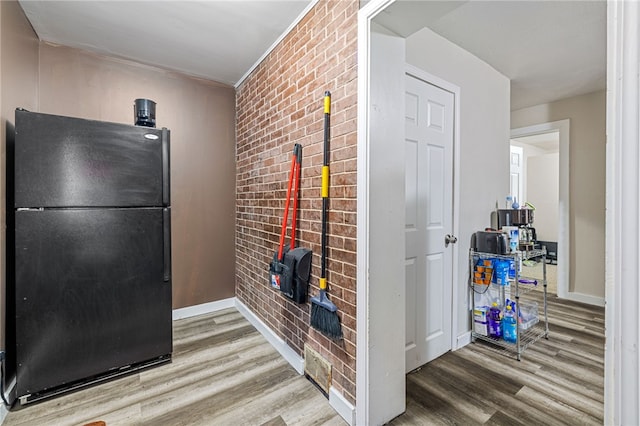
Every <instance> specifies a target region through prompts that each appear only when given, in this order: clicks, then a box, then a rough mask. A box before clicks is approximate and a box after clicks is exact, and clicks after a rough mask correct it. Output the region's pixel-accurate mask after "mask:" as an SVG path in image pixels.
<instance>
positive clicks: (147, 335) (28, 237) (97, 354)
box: [15, 208, 172, 397]
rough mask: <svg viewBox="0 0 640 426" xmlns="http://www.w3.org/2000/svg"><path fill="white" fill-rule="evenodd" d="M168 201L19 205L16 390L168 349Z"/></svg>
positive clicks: (33, 389)
mask: <svg viewBox="0 0 640 426" xmlns="http://www.w3.org/2000/svg"><path fill="white" fill-rule="evenodd" d="M166 210H167V209H162V208H142V209H103V210H98V209H64V210H44V211H18V212H16V278H17V280H16V282H17V283H18V284H17V285H16V289H15V291H16V296H15V297H16V323H15V326H16V361H17V380H16V381H17V384H16V390H17V395H18V397H20V396H23V395H28V394H32V393H38V392H43V391H47V390H48V389H51V388H56V387H59V386H61V385H67V384H69V383H73V382H74V381H76V380H82V379H86V378H89V377H91V376H94V375H97V374H102V373H105V372H108V371H111V370H114V371H117V370H118V369H120V368H122V367H125V366H127V365H129V364H134V363H139V362H143V361H146V360H152V359H154V358H156V357H160V356H164V355H167V354H170V353H171V351H172V328H171V282H170V281H168V282H167V281H165V276H164V272H165V270H166V267H165V265H164V261H165V250H164V244H165V241H164V240H165V239H166V238H165V236H164V235H163V229H164V228H165V226H164V223H163V222H164V220H165V217H168V215H167V214H166V213H165V211H166Z"/></svg>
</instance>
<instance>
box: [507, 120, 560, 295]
mask: <svg viewBox="0 0 640 426" xmlns="http://www.w3.org/2000/svg"><path fill="white" fill-rule="evenodd" d="M569 128H570V120H568V119H567V120H559V121H554V122H548V123H541V124H538V125H534V126H527V127H521V128H517V129H512V130H511V140H512V141H514V140H515V141H516V142H512V145H513V146H520V147H522V148H523V157H524V158H528V157H529V155H528V154H531V155H530V156H531V157H532V158H535V157H540V158H539V159H537V160H534V162H535V163H536V164H535V165H534V167H533V169H534V170H530V167H529V164H528V162H527V161H523V162H522V165H523V167H522V178H523V179H521V181H522V182H523V185H522V191H523V193H522V195H521V196H522V197H524V198H522V202H525V201H529V202H530V203H531V204H533V205H534V206H535V207H536V212H535V215H534V227H536V226H537V225H539V224H542V228H541V231H542V233H540V232H539V230H538V227H536V234H537V235H536V237H537V239H538V240H541V241H548V242H551V243H553V242H555V243H556V247H555V248H556V264H557V267H555V272H556V277H555V281H556V294H557V296H558V297H560V298H568V297H569V279H570V267H569V261H570V258H569V253H570V251H569V248H570V241H571V240H570V232H569V231H570V228H569V226H570V225H569V140H570V137H569V136H570V135H569ZM556 135H557V136H556ZM556 139H557V152H555V146H556V145H555V144H556V142H555V140H556ZM555 157H557V168H555V170H554V171H557V178H556V177H555V176H556V174H555V173H553V174H552V175H549V174H548V173H547V175H546V176H545V177H546V178H549V177H551V178H553V179H554V180H556V181H557V197H556V196H555V193H554V194H552V195H550V194H551V193H552V192H553V190H552V189H551V188H548V187H547V188H545V187H544V185H537V184H538V183H541V181H543V180H546V179H543V177H541V176H539V174H540V169H541V168H548V167H549V164H550V163H552V162H553V161H554V160H555ZM526 181H532V183H533V185H532V187H531V189H532V191H533V193H530V191H529V185H525V184H524V182H526ZM545 191H546V192H545ZM532 196H533V197H534V198H537V199H539V200H540V201H541V202H539V203H538V204H536V202H535V201H534V199H533V198H532ZM552 199H556V200H557V208H556V207H555V206H554V205H553V204H551V202H552ZM554 208H556V212H557V213H556V214H555V215H554V213H553V209H554ZM554 219H556V220H554ZM543 238H545V239H543ZM546 238H550V240H547V239H546ZM552 248H553V247H547V250H548V251H551V249H552ZM551 269H552V268H550V270H551Z"/></svg>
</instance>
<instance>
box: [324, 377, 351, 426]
mask: <svg viewBox="0 0 640 426" xmlns="http://www.w3.org/2000/svg"><path fill="white" fill-rule="evenodd" d="M329 405H331V407H332V408H333V409H334V410H336V412H337V413H338V414H340V417H342V418H343V419H344V421H345V422H347V423H349V426H353V425H355V424H356V407H354V406H353V405H351V403H350V402H349V401H347V400H346V399H345V398H344V396H342V394H340V393H338V391H336V390H335V388H334V387H333V386H332V387H330V388H329Z"/></svg>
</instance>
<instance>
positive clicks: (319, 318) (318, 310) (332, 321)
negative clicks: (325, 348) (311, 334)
mask: <svg viewBox="0 0 640 426" xmlns="http://www.w3.org/2000/svg"><path fill="white" fill-rule="evenodd" d="M312 302H313V301H312ZM311 326H312V327H313V328H315V329H316V330H318V331H320V332H321V333H322V334H324V335H325V336H327V337H329V338H331V339H336V340H337V339H342V327H341V326H340V317H338V313H337V312H336V311H333V312H332V311H330V310H328V309H326V308H325V307H323V306H322V305H319V304H316V303H312V304H311Z"/></svg>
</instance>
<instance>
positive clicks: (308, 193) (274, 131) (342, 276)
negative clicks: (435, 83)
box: [236, 0, 359, 403]
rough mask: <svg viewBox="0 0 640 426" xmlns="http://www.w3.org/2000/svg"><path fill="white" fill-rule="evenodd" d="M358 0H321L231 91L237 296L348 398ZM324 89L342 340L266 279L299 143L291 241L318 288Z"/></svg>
mask: <svg viewBox="0 0 640 426" xmlns="http://www.w3.org/2000/svg"><path fill="white" fill-rule="evenodd" d="M358 7H359V4H358V1H355V0H354V1H335V0H334V1H325V0H321V1H320V2H319V3H318V4H317V5H316V6H315V7H314V8H313V9H312V10H311V11H310V12H309V13H308V14H307V16H305V17H304V19H303V20H302V21H301V22H300V23H299V24H298V25H297V26H296V27H295V28H294V29H293V30H292V31H291V32H290V33H289V34H288V35H287V36H286V38H285V39H284V40H283V41H282V42H281V43H280V44H279V45H278V46H277V47H276V48H275V49H274V50H273V51H272V52H271V53H270V54H269V55H268V56H267V57H266V58H265V59H264V61H263V62H262V63H261V64H260V65H259V66H258V67H257V68H256V69H255V70H254V71H253V73H252V74H251V75H250V76H249V77H248V78H247V79H246V80H245V81H244V82H243V83H242V84H241V85H240V87H238V90H237V93H236V111H237V118H236V120H237V123H236V137H237V179H236V184H237V189H236V191H237V196H236V197H237V207H236V220H237V222H236V250H237V263H236V295H237V297H238V298H239V299H240V300H241V301H242V302H243V303H245V304H246V305H247V306H248V307H249V308H250V309H251V310H252V311H253V312H254V313H255V314H257V315H258V316H259V317H260V318H261V319H262V320H263V321H264V322H265V323H267V324H268V325H269V327H270V328H271V329H272V330H274V331H275V332H276V333H278V334H279V335H280V336H281V337H282V338H283V339H285V341H286V342H287V344H288V345H289V346H290V347H292V348H293V349H294V350H296V351H297V352H298V354H300V355H302V354H303V347H304V344H305V343H308V344H310V345H311V346H312V347H313V348H314V349H315V350H317V351H318V352H320V353H321V354H322V355H323V356H324V357H325V358H326V359H328V360H329V362H330V363H331V364H332V366H333V386H334V387H336V389H337V390H338V391H340V392H342V393H343V395H344V396H345V398H346V399H347V400H349V401H350V402H352V403H355V394H356V393H355V381H356V372H355V370H356V362H355V353H356V347H355V344H356V150H357V148H356V145H357V141H356V108H357V107H356V103H357V81H356V75H357V74H356V73H357V59H356V56H357V41H356V37H357V12H358ZM326 90H329V91H331V95H332V96H331V97H332V104H331V145H330V146H331V154H330V170H331V178H330V195H329V198H330V200H329V226H328V231H329V239H328V247H329V249H328V255H327V258H328V263H327V282H328V284H329V298H330V299H331V301H332V302H333V303H335V304H336V305H337V306H338V312H339V316H340V320H341V323H342V328H343V333H344V339H343V340H341V341H339V342H336V341H332V340H330V339H327V338H326V337H325V336H323V335H322V334H321V333H319V332H317V331H316V330H315V329H313V328H311V326H310V325H309V315H310V303H309V302H308V303H306V304H302V305H297V304H295V303H293V302H292V301H290V300H289V299H287V298H285V297H284V296H282V295H281V294H280V293H279V292H278V291H276V290H274V289H273V288H272V287H271V286H270V285H269V282H268V266H269V262H270V260H271V258H272V257H273V254H274V251H275V250H276V249H277V245H278V240H279V235H280V226H281V221H282V215H283V212H284V200H285V197H286V190H287V180H288V174H289V167H290V156H291V152H292V150H293V145H294V143H300V144H302V146H303V159H302V181H301V188H302V189H301V191H300V210H299V222H298V229H299V233H298V244H297V245H298V246H301V247H308V248H310V249H312V250H313V262H312V265H313V267H312V277H311V286H310V293H311V294H310V296H315V295H317V294H318V277H319V276H320V234H321V232H320V231H321V221H320V217H321V206H322V201H321V196H320V185H321V177H320V175H321V166H322V161H323V158H322V157H323V156H322V148H323V96H324V92H325V91H326Z"/></svg>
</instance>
